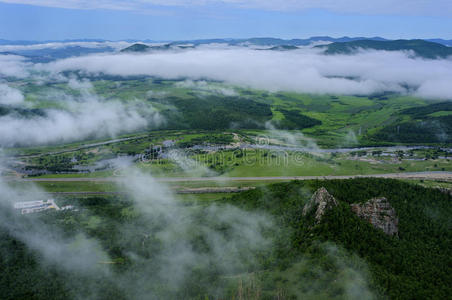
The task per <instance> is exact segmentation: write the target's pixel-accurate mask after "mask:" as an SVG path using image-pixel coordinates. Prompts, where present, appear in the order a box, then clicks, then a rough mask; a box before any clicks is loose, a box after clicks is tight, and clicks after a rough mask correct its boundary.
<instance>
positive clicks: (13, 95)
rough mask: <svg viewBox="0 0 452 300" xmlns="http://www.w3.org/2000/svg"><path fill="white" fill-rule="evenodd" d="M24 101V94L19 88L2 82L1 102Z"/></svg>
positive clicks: (10, 103) (7, 103) (0, 88)
mask: <svg viewBox="0 0 452 300" xmlns="http://www.w3.org/2000/svg"><path fill="white" fill-rule="evenodd" d="M23 101H24V95H22V93H21V91H19V90H18V89H15V88H12V87H10V86H9V85H6V84H1V83H0V104H5V105H16V104H20V103H22V102H23Z"/></svg>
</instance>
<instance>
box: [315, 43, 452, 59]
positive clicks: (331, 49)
mask: <svg viewBox="0 0 452 300" xmlns="http://www.w3.org/2000/svg"><path fill="white" fill-rule="evenodd" d="M317 47H319V48H324V49H325V54H351V53H353V52H355V51H357V50H359V49H366V50H367V49H370V50H385V51H407V50H411V51H413V52H414V53H415V54H416V56H419V57H423V58H430V59H436V58H446V57H447V56H449V55H452V48H450V47H447V46H444V45H441V44H438V43H434V42H428V41H424V40H395V41H375V40H359V41H351V42H343V43H341V42H336V43H331V44H328V45H322V46H317Z"/></svg>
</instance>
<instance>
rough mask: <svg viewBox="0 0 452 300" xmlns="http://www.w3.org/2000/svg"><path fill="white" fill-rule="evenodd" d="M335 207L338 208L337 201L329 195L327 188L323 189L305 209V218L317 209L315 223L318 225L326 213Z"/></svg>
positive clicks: (316, 193) (313, 196) (319, 190)
mask: <svg viewBox="0 0 452 300" xmlns="http://www.w3.org/2000/svg"><path fill="white" fill-rule="evenodd" d="M335 206H337V201H336V199H334V197H333V196H331V195H330V193H328V191H327V190H326V188H324V187H321V188H319V189H318V190H317V191H316V192H315V193H314V195H312V197H311V199H310V200H309V201H308V202H307V203H306V204H305V206H304V207H303V216H306V215H307V214H309V213H310V212H311V211H312V210H313V209H315V210H316V211H315V223H316V224H318V223H320V221H321V220H322V217H323V215H324V214H325V212H326V211H327V210H329V209H331V208H333V207H335Z"/></svg>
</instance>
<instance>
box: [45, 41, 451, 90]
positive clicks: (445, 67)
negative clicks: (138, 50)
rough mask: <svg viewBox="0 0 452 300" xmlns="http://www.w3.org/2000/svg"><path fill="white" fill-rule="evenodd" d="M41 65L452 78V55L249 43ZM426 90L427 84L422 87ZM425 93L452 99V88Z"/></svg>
mask: <svg viewBox="0 0 452 300" xmlns="http://www.w3.org/2000/svg"><path fill="white" fill-rule="evenodd" d="M37 69H39V70H44V71H50V72H63V71H68V70H69V71H70V70H82V71H84V72H87V73H94V74H97V73H105V74H110V75H120V76H131V75H150V76H158V77H163V78H172V79H174V78H188V79H192V80H203V79H211V80H218V81H224V82H226V83H228V84H233V85H239V86H245V87H252V88H257V89H263V90H269V91H280V90H286V91H296V92H305V93H335V94H371V93H378V92H383V91H395V92H405V91H406V89H405V87H404V86H405V85H407V84H408V85H410V86H413V87H415V88H416V87H421V88H422V87H423V85H426V84H428V85H431V84H432V82H433V83H435V82H438V81H443V80H444V78H452V60H450V59H449V60H445V59H443V60H424V59H414V58H412V57H410V56H409V55H407V53H403V52H385V51H366V52H360V53H358V54H356V55H331V56H326V55H322V54H321V53H320V52H319V51H318V50H316V49H301V50H296V51H290V52H289V51H286V52H280V51H257V50H252V49H246V48H239V47H231V48H229V49H216V48H213V49H212V48H210V49H209V48H202V49H196V50H187V51H183V52H180V51H179V52H160V53H151V54H141V55H133V54H120V55H115V54H109V55H94V56H93V55H91V56H85V57H74V58H68V59H64V60H59V61H56V62H52V63H49V64H41V65H37ZM421 90H422V89H421ZM429 91H431V89H424V92H422V94H421V95H422V96H423V97H438V96H439V94H441V95H440V96H441V98H450V99H452V92H451V91H450V90H448V89H442V90H441V91H435V92H434V93H429Z"/></svg>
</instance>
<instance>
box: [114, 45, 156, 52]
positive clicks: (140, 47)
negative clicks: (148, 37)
mask: <svg viewBox="0 0 452 300" xmlns="http://www.w3.org/2000/svg"><path fill="white" fill-rule="evenodd" d="M149 49H151V47H149V46H147V45H144V44H139V43H136V44H133V45H131V46H129V47H127V48H124V49H122V50H121V52H146V51H148V50H149Z"/></svg>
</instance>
